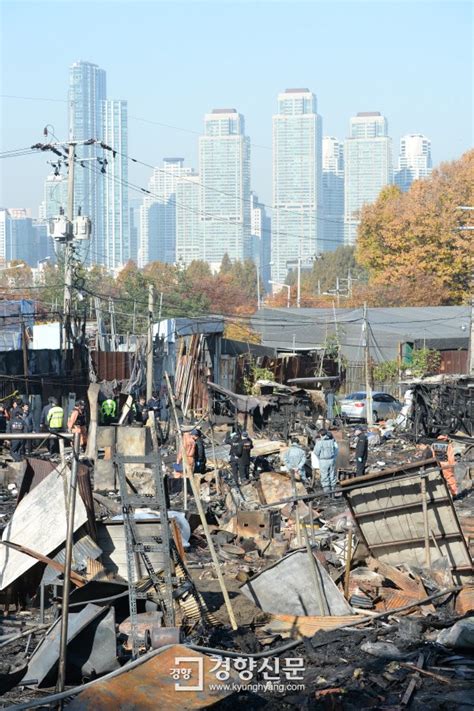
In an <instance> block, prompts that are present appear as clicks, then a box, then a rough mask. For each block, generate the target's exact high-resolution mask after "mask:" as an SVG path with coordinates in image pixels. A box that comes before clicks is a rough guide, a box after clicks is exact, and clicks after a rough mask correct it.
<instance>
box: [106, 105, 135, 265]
mask: <svg viewBox="0 0 474 711" xmlns="http://www.w3.org/2000/svg"><path fill="white" fill-rule="evenodd" d="M102 120H103V128H102V134H103V138H104V143H105V144H106V145H107V146H110V148H112V152H110V151H107V152H106V153H105V156H104V158H106V160H107V164H106V167H105V173H103V174H101V177H102V175H103V185H104V193H103V197H104V202H103V213H102V218H103V223H102V224H103V228H102V234H103V236H104V259H103V260H100V261H101V262H102V263H103V264H105V266H106V267H108V268H109V269H116V268H117V267H119V266H121V265H123V264H125V263H126V262H127V261H128V260H129V259H130V214H129V209H128V157H127V153H128V117H127V102H126V101H116V100H110V101H104V102H103V106H102Z"/></svg>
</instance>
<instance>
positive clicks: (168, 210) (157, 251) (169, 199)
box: [139, 158, 192, 266]
mask: <svg viewBox="0 0 474 711" xmlns="http://www.w3.org/2000/svg"><path fill="white" fill-rule="evenodd" d="M191 172H192V171H191V169H190V168H185V167H184V158H163V165H162V166H161V167H157V168H155V169H154V171H153V175H152V176H151V178H150V181H149V183H148V190H149V191H150V194H149V195H147V196H146V198H145V199H144V200H143V205H142V207H141V209H140V254H139V264H140V266H144V265H145V264H147V263H148V262H155V261H159V262H166V263H167V264H173V263H174V262H175V261H176V184H177V182H178V180H179V178H181V177H183V176H185V175H188V174H190V173H191Z"/></svg>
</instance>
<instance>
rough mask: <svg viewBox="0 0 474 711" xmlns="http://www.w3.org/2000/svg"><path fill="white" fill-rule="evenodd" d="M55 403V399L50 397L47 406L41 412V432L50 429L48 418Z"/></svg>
mask: <svg viewBox="0 0 474 711" xmlns="http://www.w3.org/2000/svg"><path fill="white" fill-rule="evenodd" d="M54 401H55V399H54V397H49V398H48V402H47V404H46V405H45V406H44V407H43V409H42V410H41V416H40V430H41V432H43V431H45V430H47V429H48V425H47V422H46V418H47V417H48V412H49V411H50V410H51V408H52V407H53V404H54Z"/></svg>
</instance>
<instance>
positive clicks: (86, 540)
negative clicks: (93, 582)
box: [42, 534, 102, 585]
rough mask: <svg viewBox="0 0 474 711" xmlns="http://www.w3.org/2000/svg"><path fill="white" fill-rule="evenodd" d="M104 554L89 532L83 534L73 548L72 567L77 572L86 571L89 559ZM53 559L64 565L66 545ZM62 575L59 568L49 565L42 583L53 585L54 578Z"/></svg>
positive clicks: (95, 558)
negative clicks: (55, 568)
mask: <svg viewBox="0 0 474 711" xmlns="http://www.w3.org/2000/svg"><path fill="white" fill-rule="evenodd" d="M101 555H102V549H101V548H99V546H98V545H97V544H96V543H94V541H93V540H92V538H91V537H90V536H88V535H87V534H85V535H83V536H81V537H80V538H79V540H77V541H76V542H75V543H74V546H73V549H72V569H73V570H75V571H77V572H79V571H80V572H82V573H83V572H84V571H85V570H86V569H87V559H88V558H91V559H92V560H97V558H99V557H100V556H101ZM53 560H56V561H57V562H58V563H61V565H64V561H65V549H64V547H63V548H61V550H60V551H59V552H58V553H56V555H55V556H54V558H53ZM58 575H60V573H58V571H57V570H54V568H51V567H50V566H49V565H48V566H47V567H46V570H45V571H44V574H43V579H42V583H43V585H52V584H53V582H54V580H56V578H57V577H58Z"/></svg>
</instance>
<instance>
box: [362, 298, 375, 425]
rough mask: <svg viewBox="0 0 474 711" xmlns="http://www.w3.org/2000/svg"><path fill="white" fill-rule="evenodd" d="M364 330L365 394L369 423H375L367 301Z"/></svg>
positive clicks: (365, 304) (365, 303)
mask: <svg viewBox="0 0 474 711" xmlns="http://www.w3.org/2000/svg"><path fill="white" fill-rule="evenodd" d="M364 331H365V344H364V350H365V394H366V401H365V402H366V406H365V408H366V411H367V424H368V425H369V426H370V425H373V424H374V413H373V408H372V386H371V378H370V346H369V322H368V319H367V302H364Z"/></svg>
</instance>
